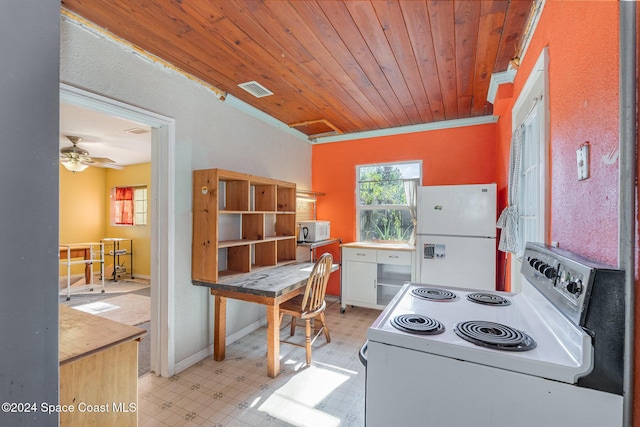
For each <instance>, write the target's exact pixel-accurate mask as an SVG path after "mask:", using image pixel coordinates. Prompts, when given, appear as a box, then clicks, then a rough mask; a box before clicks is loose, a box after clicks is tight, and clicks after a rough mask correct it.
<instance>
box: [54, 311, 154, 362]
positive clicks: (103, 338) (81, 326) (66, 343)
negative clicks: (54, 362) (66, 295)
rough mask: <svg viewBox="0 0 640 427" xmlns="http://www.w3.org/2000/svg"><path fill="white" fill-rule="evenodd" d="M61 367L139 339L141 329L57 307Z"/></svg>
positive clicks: (142, 330) (142, 333)
mask: <svg viewBox="0 0 640 427" xmlns="http://www.w3.org/2000/svg"><path fill="white" fill-rule="evenodd" d="M59 316H60V320H59V322H60V329H59V351H58V354H59V358H60V365H64V364H67V363H71V362H74V361H76V360H78V359H82V358H84V357H87V356H91V355H92V354H96V353H98V352H100V351H103V350H106V349H108V348H111V347H114V346H116V345H119V344H121V343H124V342H127V341H132V340H140V339H142V337H144V336H145V335H146V333H147V331H145V330H144V329H142V328H138V327H136V326H131V325H126V324H124V323H120V322H116V321H114V320H111V319H106V318H104V317H100V316H96V315H93V314H89V313H85V312H83V311H80V310H76V309H73V308H71V307H67V306H66V305H60V311H59Z"/></svg>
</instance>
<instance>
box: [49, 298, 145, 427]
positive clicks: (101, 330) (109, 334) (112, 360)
mask: <svg viewBox="0 0 640 427" xmlns="http://www.w3.org/2000/svg"><path fill="white" fill-rule="evenodd" d="M146 333H147V331H145V330H144V329H141V328H138V327H136V326H130V325H126V324H124V323H120V322H116V321H113V320H110V319H106V318H104V317H100V316H95V315H93V314H89V313H85V312H82V311H79V310H76V309H73V308H70V307H67V306H65V305H60V327H59V348H58V355H59V360H60V404H61V405H72V406H73V408H74V411H73V412H70V411H66V412H65V411H63V412H61V413H60V426H62V427H65V426H86V425H103V426H107V425H109V426H116V425H117V426H132V427H134V426H137V425H138V412H137V406H138V341H140V340H141V339H142V337H143V336H144V335H145V334H146Z"/></svg>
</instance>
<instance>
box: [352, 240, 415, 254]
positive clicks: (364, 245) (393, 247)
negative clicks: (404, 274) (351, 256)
mask: <svg viewBox="0 0 640 427" xmlns="http://www.w3.org/2000/svg"><path fill="white" fill-rule="evenodd" d="M340 247H342V248H360V249H380V250H388V251H409V252H415V250H416V247H415V246H414V245H409V244H407V243H378V242H351V243H344V244H342V245H340Z"/></svg>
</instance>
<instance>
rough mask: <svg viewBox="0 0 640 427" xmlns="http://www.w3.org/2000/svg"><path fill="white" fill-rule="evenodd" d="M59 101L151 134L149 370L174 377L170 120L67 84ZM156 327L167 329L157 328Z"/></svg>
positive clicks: (171, 147)
mask: <svg viewBox="0 0 640 427" xmlns="http://www.w3.org/2000/svg"><path fill="white" fill-rule="evenodd" d="M60 102H61V103H65V104H71V105H74V106H77V107H82V108H86V109H88V110H93V111H96V112H100V113H103V114H106V115H110V116H113V117H118V118H122V119H126V120H131V121H134V122H137V123H141V124H143V125H145V126H148V127H149V128H150V129H151V187H152V189H153V190H152V194H151V199H150V200H149V201H148V202H149V210H150V215H149V218H150V225H151V233H150V234H151V236H150V242H151V250H150V269H151V275H150V276H151V277H150V279H151V283H152V284H153V286H152V287H151V293H150V299H151V307H150V317H151V319H150V323H149V328H150V335H151V337H150V338H151V339H150V370H151V371H153V372H155V373H156V374H157V375H161V376H164V377H170V376H172V375H173V374H174V351H173V348H174V346H173V343H174V337H173V335H172V332H171V331H173V327H172V324H173V319H172V316H171V315H170V314H171V313H173V297H172V295H173V292H174V280H175V279H174V274H173V269H172V268H171V266H170V260H172V259H174V257H173V244H172V242H173V241H174V239H173V236H174V226H173V224H174V221H173V215H174V214H173V210H172V206H173V194H174V179H173V177H174V167H173V163H174V162H173V159H174V150H175V148H174V146H175V136H174V135H175V122H174V120H173V119H171V118H169V117H165V116H161V115H158V114H156V113H153V112H150V111H146V110H143V109H140V108H138V107H134V106H131V105H128V104H124V103H122V102H119V101H116V100H113V99H110V98H106V97H103V96H101V95H97V94H94V93H91V92H87V91H84V90H82V89H78V88H75V87H72V86H69V85H66V84H61V86H60ZM160 325H166V326H165V327H160Z"/></svg>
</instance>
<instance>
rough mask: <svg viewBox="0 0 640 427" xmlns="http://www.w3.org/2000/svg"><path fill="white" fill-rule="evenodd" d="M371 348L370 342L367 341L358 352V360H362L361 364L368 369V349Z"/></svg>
mask: <svg viewBox="0 0 640 427" xmlns="http://www.w3.org/2000/svg"><path fill="white" fill-rule="evenodd" d="M368 346H369V341H365V342H364V344H362V347H360V351H359V352H358V358H359V359H360V363H362V366H364V367H365V368H366V367H367V347H368Z"/></svg>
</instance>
